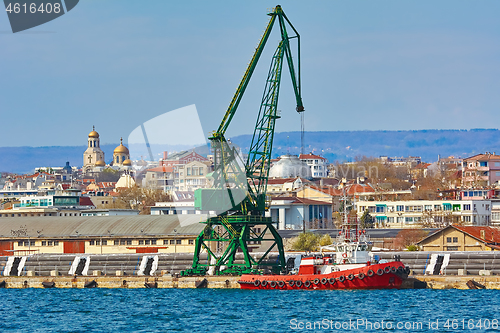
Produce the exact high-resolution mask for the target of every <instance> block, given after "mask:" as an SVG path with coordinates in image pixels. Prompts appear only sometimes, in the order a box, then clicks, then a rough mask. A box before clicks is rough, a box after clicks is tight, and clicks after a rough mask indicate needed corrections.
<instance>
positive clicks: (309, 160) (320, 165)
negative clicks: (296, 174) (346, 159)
mask: <svg viewBox="0 0 500 333" xmlns="http://www.w3.org/2000/svg"><path fill="white" fill-rule="evenodd" d="M299 159H300V160H301V161H303V162H305V163H306V164H307V165H308V166H309V167H310V168H311V176H312V177H313V178H323V177H326V176H327V175H328V160H327V159H326V158H324V157H321V156H318V155H314V154H312V153H310V154H300V156H299Z"/></svg>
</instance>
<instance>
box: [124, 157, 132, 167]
mask: <svg viewBox="0 0 500 333" xmlns="http://www.w3.org/2000/svg"><path fill="white" fill-rule="evenodd" d="M123 165H124V166H131V165H132V161H131V160H129V159H128V158H127V159H126V160H125V161H123Z"/></svg>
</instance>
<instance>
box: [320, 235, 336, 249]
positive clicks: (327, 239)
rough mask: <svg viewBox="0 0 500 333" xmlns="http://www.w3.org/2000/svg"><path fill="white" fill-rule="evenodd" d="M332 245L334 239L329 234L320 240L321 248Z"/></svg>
mask: <svg viewBox="0 0 500 333" xmlns="http://www.w3.org/2000/svg"><path fill="white" fill-rule="evenodd" d="M332 244H333V240H332V237H330V235H329V234H324V235H323V236H321V238H320V239H319V245H320V246H326V245H332Z"/></svg>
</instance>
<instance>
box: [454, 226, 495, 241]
mask: <svg viewBox="0 0 500 333" xmlns="http://www.w3.org/2000/svg"><path fill="white" fill-rule="evenodd" d="M452 227H453V228H455V229H457V230H460V231H462V232H465V233H466V234H468V235H469V236H472V237H474V238H476V239H478V240H480V241H482V242H486V243H500V229H498V228H493V227H483V226H458V225H453V226H452ZM482 230H484V239H483V238H482V237H481V231H482Z"/></svg>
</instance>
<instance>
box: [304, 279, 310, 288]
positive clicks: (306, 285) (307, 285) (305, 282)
mask: <svg viewBox="0 0 500 333" xmlns="http://www.w3.org/2000/svg"><path fill="white" fill-rule="evenodd" d="M310 286H311V281H309V280H306V281H304V287H306V288H309V287H310Z"/></svg>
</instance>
